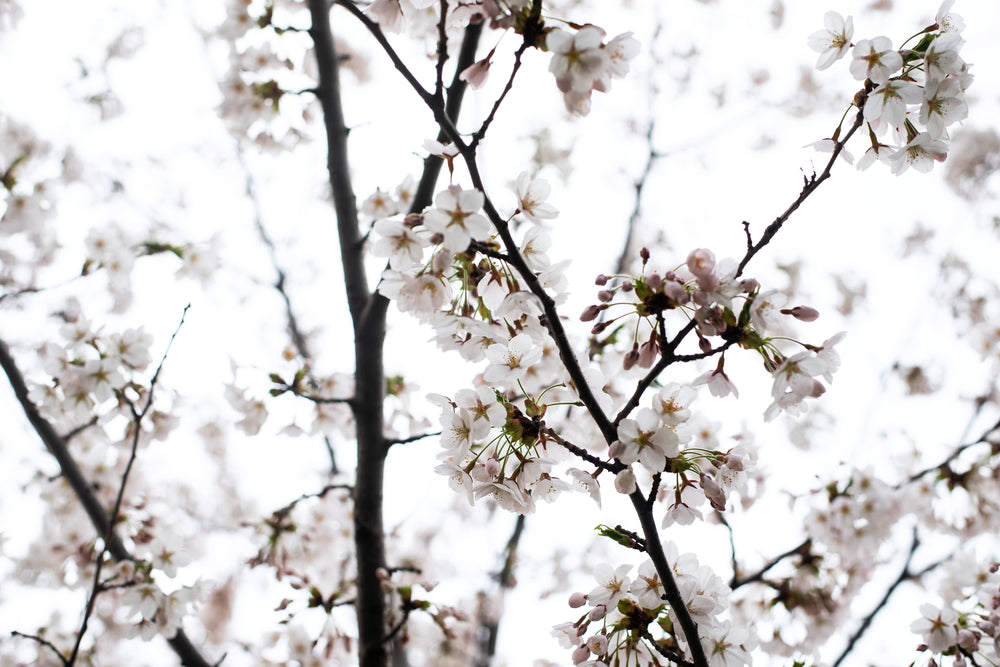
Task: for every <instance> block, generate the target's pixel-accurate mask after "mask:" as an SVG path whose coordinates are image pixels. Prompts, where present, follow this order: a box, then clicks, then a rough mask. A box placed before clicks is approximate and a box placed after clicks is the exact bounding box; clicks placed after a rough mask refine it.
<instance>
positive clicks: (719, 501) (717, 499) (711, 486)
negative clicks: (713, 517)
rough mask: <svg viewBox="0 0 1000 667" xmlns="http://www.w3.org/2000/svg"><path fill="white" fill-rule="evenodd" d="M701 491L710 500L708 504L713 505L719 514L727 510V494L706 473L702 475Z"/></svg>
mask: <svg viewBox="0 0 1000 667" xmlns="http://www.w3.org/2000/svg"><path fill="white" fill-rule="evenodd" d="M701 490H702V491H704V493H705V497H706V498H708V502H710V503H712V507H713V508H714V509H716V510H718V511H719V512H724V511H725V510H726V492H725V491H723V490H722V487H721V486H719V483H718V482H716V481H715V480H714V479H712V478H711V477H709V476H708V475H706V474H705V473H701Z"/></svg>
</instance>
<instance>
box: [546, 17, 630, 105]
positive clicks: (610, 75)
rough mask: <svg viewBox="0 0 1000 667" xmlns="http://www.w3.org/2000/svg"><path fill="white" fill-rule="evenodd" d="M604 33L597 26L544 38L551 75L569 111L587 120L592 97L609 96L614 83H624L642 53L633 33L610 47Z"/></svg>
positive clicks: (621, 36) (559, 32)
mask: <svg viewBox="0 0 1000 667" xmlns="http://www.w3.org/2000/svg"><path fill="white" fill-rule="evenodd" d="M604 36H605V32H604V31H603V30H601V29H600V28H598V27H597V26H595V25H590V24H588V25H585V26H582V27H580V28H579V29H577V30H576V32H572V33H571V32H568V31H566V30H559V29H555V30H552V31H550V32H549V33H548V34H547V35H546V36H545V42H546V46H547V48H548V50H549V51H551V52H552V61H551V62H550V64H549V71H550V72H552V74H553V75H554V76H555V77H556V86H558V87H559V91H560V92H562V94H563V101H564V102H565V103H566V110H567V111H569V112H570V113H572V114H576V115H580V116H585V115H587V114H588V113H589V112H590V94H591V93H592V92H593V91H595V90H597V91H600V92H607V91H608V90H610V89H611V80H612V79H621V78H623V77H624V76H625V75H626V74H628V70H629V61H630V60H632V59H633V58H634V57H635V56H636V55H637V54H638V53H639V42H637V41H636V40H635V39H634V38H633V37H632V33H630V32H626V33H623V34H621V35H618V36H617V37H615V38H614V39H612V40H611V41H610V42H608V43H607V44H605V43H604Z"/></svg>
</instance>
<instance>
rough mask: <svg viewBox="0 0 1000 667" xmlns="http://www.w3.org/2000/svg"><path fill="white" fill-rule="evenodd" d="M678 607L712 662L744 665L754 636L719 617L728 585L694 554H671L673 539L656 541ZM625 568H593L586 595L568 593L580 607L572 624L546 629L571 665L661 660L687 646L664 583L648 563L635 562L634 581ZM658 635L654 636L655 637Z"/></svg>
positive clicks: (674, 657) (675, 657)
mask: <svg viewBox="0 0 1000 667" xmlns="http://www.w3.org/2000/svg"><path fill="white" fill-rule="evenodd" d="M663 548H664V551H665V552H666V556H667V562H668V563H670V564H671V569H672V571H673V572H672V575H673V577H674V580H675V581H676V583H677V587H678V588H679V589H680V593H681V597H682V598H683V600H684V605H685V606H686V607H687V609H688V611H689V612H690V614H691V617H692V618H693V619H694V621H695V622H696V623H697V624H698V630H699V634H700V635H701V636H700V638H699V639H700V640H701V643H702V646H703V647H704V648H705V651H706V653H707V654H708V655H709V656H710V657H711V664H712V665H713V666H718V667H738V666H739V665H748V664H750V651H752V650H753V649H754V648H755V647H756V646H757V640H756V637H754V636H752V635H751V634H750V633H749V632H747V631H746V630H745V629H742V628H736V627H733V626H732V625H731V624H730V622H729V621H728V620H724V619H723V618H721V615H722V614H723V613H724V612H725V611H726V610H727V608H728V606H729V594H730V590H729V587H728V586H727V585H726V584H725V583H724V582H723V581H722V579H721V578H719V576H718V575H716V574H715V573H714V572H713V571H712V569H711V568H709V567H706V566H704V565H700V564H699V563H698V559H697V557H696V556H695V555H694V554H691V553H685V554H679V553H678V550H677V546H676V545H675V544H674V543H673V542H666V543H664V545H663ZM631 571H632V567H631V566H630V565H621V566H619V567H617V568H612V567H611V566H610V565H599V566H597V567H596V568H595V569H594V577H595V579H597V586H596V587H595V588H594V589H593V590H591V591H590V592H589V593H586V594H584V593H573V594H572V595H571V596H570V599H569V605H570V607H573V608H580V607H584V606H586V607H588V609H587V612H586V613H585V614H583V615H582V616H581V617H580V618H579V619H577V620H576V621H574V622H572V623H563V624H560V625H557V626H555V628H554V629H553V631H552V634H553V636H555V637H556V638H557V639H558V640H559V642H560V644H561V645H562V646H563V647H565V648H569V649H573V655H572V659H573V664H575V665H586V666H588V667H607V666H608V665H618V664H621V665H636V666H637V667H643V666H647V665H666V664H672V663H676V662H679V661H680V660H679V659H680V658H683V657H685V654H684V651H686V650H687V644H686V642H685V641H684V638H683V636H682V635H681V634H680V633H677V632H676V628H677V626H678V620H677V616H676V614H675V613H674V610H673V609H671V607H670V605H669V604H667V603H666V602H665V601H664V587H663V583H662V582H661V581H660V576H659V574H658V573H657V571H656V568H655V567H654V566H653V562H652V561H646V562H644V563H643V564H642V565H640V566H639V569H638V571H637V573H636V576H635V579H632V578H631V577H629V573H630V572H631ZM657 635H660V636H657Z"/></svg>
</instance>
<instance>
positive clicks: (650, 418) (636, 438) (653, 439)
mask: <svg viewBox="0 0 1000 667" xmlns="http://www.w3.org/2000/svg"><path fill="white" fill-rule="evenodd" d="M618 440H619V442H620V443H621V446H620V447H619V448H616V449H617V450H618V451H617V452H616V455H617V458H618V459H619V460H621V462H622V463H625V464H626V465H628V464H630V463H634V462H635V461H639V462H640V463H642V465H643V466H644V467H645V468H646V469H647V470H649V472H651V473H657V472H662V471H663V469H664V467H665V466H666V464H667V458H668V457H669V458H673V457H675V456H677V455H678V454H679V453H680V449H679V442H680V440H679V438H678V437H677V434H676V433H674V432H673V431H672V430H670V429H669V428H667V427H665V426H662V425H661V424H660V418H659V415H657V414H656V412H655V411H653V410H652V409H650V408H642V409H640V410H639V411H638V412H637V413H636V416H635V419H623V420H622V421H621V423H620V424H619V425H618Z"/></svg>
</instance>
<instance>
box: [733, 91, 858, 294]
mask: <svg viewBox="0 0 1000 667" xmlns="http://www.w3.org/2000/svg"><path fill="white" fill-rule="evenodd" d="M861 99H862V100H863V98H861ZM859 104H860V105H861V106H859V108H858V115H857V117H855V119H854V123H853V124H852V125H851V127H850V129H848V130H847V133H846V134H845V135H844V136H843V137H842V138H841V139H840V141H838V142H836V143H835V144H834V146H833V154H832V155H831V156H830V159H829V160H828V161H827V163H826V167H825V168H824V169H823V171H822V172H821V173H820V174H819V176H817V175H816V174H815V173H813V175H812V176H811V177H809V178H806V179H805V184H804V185H803V186H802V190H801V191H800V192H799V196H798V197H796V198H795V201H793V202H792V203H791V205H789V207H788V208H787V209H785V212H784V213H782V214H781V215H779V216H778V217H777V218H775V219H774V221H773V222H772V223H771V224H769V225H768V226H767V228H765V229H764V233H763V234H762V235H761V237H760V239H759V240H758V241H757V243H754V244H753V245H751V246H750V247H748V248H747V251H746V254H744V255H743V259H741V260H740V264H739V267H738V268H737V269H736V275H735V276H734V277H735V278H738V277H740V276H741V275H743V269H745V268H746V265H747V264H748V263H749V262H750V260H751V259H753V257H754V255H756V254H757V253H758V252H760V251H761V249H762V248H763V247H764V246H766V245H767V244H768V243H770V242H771V239H773V238H774V235H775V234H777V233H778V231H779V230H780V229H781V226H782V225H784V224H785V223H786V222H787V221H788V219H789V218H790V217H791V216H792V214H793V213H795V211H796V210H797V209H798V208H799V206H801V205H802V202H804V201H805V200H806V199H808V198H809V195H811V194H812V193H814V192H815V191H816V189H817V188H818V187H819V186H820V185H821V184H822V183H823V181H825V180H826V179H828V178H830V174H831V171H832V170H833V163H834V162H836V161H837V158H838V157H840V153H841V152H842V151H843V150H844V145H845V144H847V142H848V141H849V140H850V138H851V137H852V136H854V133H855V132H857V131H858V129H859V128H860V127H861V126H862V125H863V124H864V120H865V119H864V115H863V114H862V113H861V108H863V101H860V100H859ZM744 229H745V230H746V234H747V240H748V241H749V240H750V227H749V225H746V224H745V225H744Z"/></svg>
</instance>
